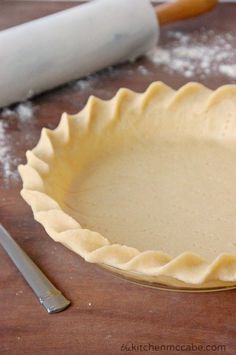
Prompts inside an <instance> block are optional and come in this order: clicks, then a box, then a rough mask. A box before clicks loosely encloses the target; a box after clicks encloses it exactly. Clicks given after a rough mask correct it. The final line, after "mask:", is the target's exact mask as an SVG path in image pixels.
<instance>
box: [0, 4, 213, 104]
mask: <svg viewBox="0 0 236 355" xmlns="http://www.w3.org/2000/svg"><path fill="white" fill-rule="evenodd" d="M216 3H217V0H191V1H190V0H178V1H175V2H171V3H166V4H163V5H159V6H157V7H156V8H154V7H153V6H152V5H151V3H150V1H149V0H138V1H137V0H94V1H92V2H89V3H86V4H83V5H80V6H76V7H73V8H71V9H69V10H65V11H61V12H58V13H56V14H53V15H49V16H46V17H43V18H41V19H37V20H34V21H31V22H27V23H25V24H22V25H19V26H15V27H12V28H9V29H6V30H4V31H1V32H0V48H1V50H0V107H4V106H7V105H10V104H13V103H16V102H19V101H23V100H26V99H28V98H29V97H32V96H34V95H36V94H39V93H42V92H44V91H47V90H50V89H52V88H55V87H57V86H60V85H62V84H64V83H67V82H69V81H71V80H75V79H79V78H81V77H84V76H86V75H88V74H91V73H94V72H96V71H98V70H100V69H103V68H105V67H108V66H111V65H115V64H118V63H121V62H125V61H127V60H134V59H136V58H137V57H139V56H141V55H142V54H144V53H146V52H147V51H149V50H150V49H152V48H153V47H155V46H156V44H157V41H158V38H159V29H160V25H164V24H167V23H169V22H174V21H178V20H183V19H186V18H190V17H193V16H196V15H200V14H202V13H204V12H207V11H209V10H210V9H211V8H213V7H214V6H215V5H216Z"/></svg>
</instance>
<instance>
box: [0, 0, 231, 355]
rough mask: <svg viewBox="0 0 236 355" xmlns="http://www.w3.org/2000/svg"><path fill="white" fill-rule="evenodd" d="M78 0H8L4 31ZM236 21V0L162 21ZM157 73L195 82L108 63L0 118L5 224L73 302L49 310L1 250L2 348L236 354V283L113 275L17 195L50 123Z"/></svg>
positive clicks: (213, 80)
mask: <svg viewBox="0 0 236 355" xmlns="http://www.w3.org/2000/svg"><path fill="white" fill-rule="evenodd" d="M74 5H77V4H75V3H72V2H52V1H51V2H37V1H35V2H34V3H32V2H24V1H19V0H18V1H16V2H14V1H11V2H9V1H1V3H0V29H4V28H7V27H9V26H12V25H15V24H19V23H21V22H24V21H26V20H30V19H33V18H37V17H40V16H43V15H46V14H49V13H53V12H55V11H58V10H61V9H65V8H68V7H71V6H74ZM235 21H236V5H234V4H231V5H230V4H222V5H220V6H219V7H218V8H217V9H216V10H214V11H213V12H212V13H211V14H207V15H204V16H202V17H201V18H198V19H195V20H193V21H187V22H185V23H181V24H176V25H172V26H169V27H168V28H166V29H163V32H162V39H161V40H162V42H163V43H164V42H165V41H166V31H167V30H168V29H170V28H173V29H177V28H179V29H180V30H185V31H189V32H192V31H194V30H195V29H198V28H199V27H201V26H205V28H206V29H214V30H217V31H220V32H221V33H226V32H229V31H234V26H235ZM235 33H236V32H235V31H234V34H235ZM235 60H236V58H235ZM0 65H1V63H0ZM140 65H143V66H144V67H145V68H148V74H146V75H143V74H144V73H143V71H140V70H138V66H140ZM194 79H195V80H198V78H197V77H196V78H194ZM155 80H163V81H164V82H166V83H167V84H169V85H171V86H173V87H174V88H178V87H180V86H181V85H182V84H184V83H186V82H187V81H188V79H186V78H185V77H184V76H182V75H180V74H168V73H166V72H165V71H163V70H162V69H161V68H160V67H158V66H157V65H153V64H152V63H150V62H148V61H147V60H146V59H140V60H139V61H138V63H135V64H126V65H122V66H120V67H118V68H117V69H116V70H115V71H113V73H112V75H111V74H109V73H108V72H106V71H105V72H102V73H101V74H99V75H96V76H94V77H93V78H92V79H90V84H89V85H87V86H86V85H77V86H76V85H68V86H65V87H63V88H60V89H58V90H54V91H52V92H50V93H47V94H44V95H41V96H40V97H38V98H36V99H34V100H33V101H32V102H33V105H34V118H32V119H28V120H27V119H19V117H17V116H14V115H13V116H9V117H3V115H2V117H1V116H0V123H1V128H2V131H3V133H4V142H5V143H4V145H3V141H2V142H0V150H1V149H2V152H1V153H2V155H3V156H4V154H3V153H5V158H6V159H8V163H9V166H8V169H7V167H6V162H1V163H2V164H1V165H0V166H1V170H0V222H1V223H2V224H3V225H4V226H5V227H6V228H7V229H8V230H9V232H10V233H11V234H12V235H13V236H14V238H15V239H16V240H17V241H18V242H19V244H20V245H21V246H22V247H23V248H24V249H25V251H26V252H27V253H28V254H29V255H30V256H31V257H32V259H33V260H34V261H35V262H36V263H37V264H38V265H39V267H40V268H41V269H42V270H43V271H44V272H45V273H46V274H47V275H48V276H49V278H50V279H51V280H52V281H53V282H54V283H55V285H56V286H57V287H58V288H59V289H61V290H62V291H63V292H64V294H65V295H66V296H67V297H68V298H69V299H70V300H71V301H72V305H71V307H70V308H68V309H67V310H66V311H64V312H62V313H59V314H54V315H48V314H47V313H46V312H45V311H44V309H43V308H42V307H41V306H40V305H39V304H38V301H37V300H36V298H35V297H34V295H33V294H32V292H31V290H30V289H29V287H28V286H27V284H26V283H25V281H24V280H23V278H22V277H21V276H20V274H19V273H18V272H17V271H16V269H15V267H14V266H13V264H12V262H11V261H10V260H9V258H8V257H7V255H6V254H5V253H4V252H3V250H1V248H0V354H10V355H16V354H30V355H32V354H40V355H41V354H56V355H59V354H65V355H69V354H70V355H71V354H89V355H90V354H96V355H99V354H101V355H102V354H120V353H132V354H148V353H158V352H155V351H152V349H153V348H152V347H151V345H156V346H158V345H159V346H160V345H167V344H169V345H170V344H172V345H174V346H178V345H180V344H195V345H202V346H206V345H207V344H209V345H213V346H215V347H217V346H218V345H223V346H225V349H222V350H219V351H215V352H214V353H216V354H236V321H235V313H234V312H235V300H236V293H235V291H228V292H220V293H205V294H204V293H202V294H194V293H189V294H184V293H175V292H167V291H159V290H156V289H150V288H145V287H142V286H137V285H135V284H132V283H129V282H128V281H124V280H121V279H119V278H117V277H114V276H113V275H111V274H109V273H108V272H106V271H103V270H101V269H99V268H98V267H96V266H95V265H93V264H89V263H86V262H85V261H84V260H83V259H82V258H80V257H79V256H77V255H75V254H73V253H72V252H70V251H69V250H68V249H66V248H64V247H63V246H62V245H60V244H56V243H55V242H53V241H52V240H51V239H50V238H49V237H48V236H47V234H46V232H45V231H44V230H43V228H42V227H41V226H40V225H39V224H38V223H36V222H35V221H34V220H33V217H32V212H31V210H30V208H29V207H28V206H27V205H26V203H25V202H24V201H23V200H22V198H21V197H20V194H19V192H20V189H21V181H20V178H19V177H18V175H17V172H16V167H17V165H18V164H19V163H21V162H24V161H25V151H26V150H27V149H31V148H32V147H33V146H34V145H35V144H36V142H37V141H38V139H39V134H40V130H41V128H42V127H44V126H46V127H49V128H54V127H56V125H57V124H58V121H59V118H60V115H61V113H62V112H63V111H67V112H69V113H75V112H77V111H79V110H80V109H82V107H83V106H84V105H85V103H86V101H87V99H88V97H89V95H90V94H95V95H97V96H99V97H102V98H110V97H112V96H113V95H114V93H115V92H116V91H117V89H118V88H120V87H121V86H123V87H128V88H131V89H135V90H137V91H143V90H144V89H145V88H146V87H147V86H148V85H149V83H151V82H152V81H155ZM201 81H202V82H203V83H204V84H206V85H208V86H209V87H211V88H216V87H218V86H219V85H221V84H226V83H232V79H229V78H227V77H225V76H223V75H215V74H212V75H208V76H207V77H206V78H205V79H204V80H201ZM85 84H86V83H85ZM2 139H3V138H2ZM3 149H5V150H4V151H3ZM4 164H5V165H4ZM123 344H128V345H127V346H130V349H129V348H128V347H125V346H124V345H123ZM132 344H133V347H132ZM143 344H147V346H149V345H148V344H150V346H149V347H150V348H145V349H146V351H145V349H143V350H141V349H140V347H139V348H138V346H139V345H143ZM122 346H123V347H122ZM147 349H149V350H147ZM214 349H216V348H214V347H213V348H212V351H211V352H210V353H213V350H214ZM128 350H130V351H128ZM224 350H225V351H224ZM162 353H163V354H167V353H171V354H178V353H181V354H182V353H186V354H190V353H191V351H190V350H189V351H186V352H184V351H178V347H177V348H176V350H172V351H168V350H163V351H162ZM198 353H201V354H203V353H204V351H203V350H202V351H200V352H198ZM208 353H209V351H208Z"/></svg>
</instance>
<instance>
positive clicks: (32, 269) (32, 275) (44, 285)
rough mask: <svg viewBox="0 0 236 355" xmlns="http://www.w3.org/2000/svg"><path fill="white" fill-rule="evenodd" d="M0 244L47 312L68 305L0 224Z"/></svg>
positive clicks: (60, 309) (53, 311)
mask: <svg viewBox="0 0 236 355" xmlns="http://www.w3.org/2000/svg"><path fill="white" fill-rule="evenodd" d="M0 245H2V247H3V249H4V250H5V251H6V252H7V254H8V255H9V257H10V258H11V260H12V261H13V263H14V264H15V265H16V267H17V269H18V270H19V271H20V272H21V274H22V275H23V277H24V278H25V280H26V281H27V282H28V284H29V285H30V287H31V288H32V290H33V291H34V293H35V294H36V296H37V298H38V299H39V302H40V303H41V304H42V305H43V306H44V307H45V308H46V310H47V312H48V313H56V312H60V311H63V310H64V309H65V308H67V307H68V306H69V305H70V301H68V300H67V299H66V298H65V297H64V296H63V295H62V293H61V292H60V291H59V290H58V289H57V288H56V287H55V286H54V285H53V284H52V283H51V282H50V281H49V280H48V278H47V277H46V276H45V275H44V274H43V273H42V271H41V270H40V269H39V268H38V266H37V265H36V264H35V263H34V262H33V261H32V260H31V259H30V257H29V256H28V255H27V254H26V253H25V252H24V251H23V250H22V249H21V247H20V246H19V245H18V244H17V243H16V242H15V240H14V239H13V238H12V237H11V236H10V234H9V233H8V232H7V231H6V230H5V228H3V226H2V225H1V224H0Z"/></svg>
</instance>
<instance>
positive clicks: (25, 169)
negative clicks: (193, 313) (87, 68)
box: [20, 83, 236, 288]
mask: <svg viewBox="0 0 236 355" xmlns="http://www.w3.org/2000/svg"><path fill="white" fill-rule="evenodd" d="M27 159H28V163H27V165H25V166H21V167H20V173H21V176H22V179H23V190H22V196H23V197H24V199H25V200H26V201H27V202H28V203H29V204H30V205H31V206H32V209H33V212H34V217H35V219H36V220H37V221H39V222H40V223H42V224H43V225H44V227H45V229H46V230H47V232H48V234H49V235H50V236H51V237H52V238H53V239H55V240H56V241H59V242H61V243H63V244H64V245H65V246H67V247H68V248H70V249H72V250H74V251H75V252H76V253H78V254H80V255H81V256H83V257H84V258H85V259H86V260H87V261H89V262H95V263H99V264H102V265H105V266H108V267H110V266H111V267H115V268H117V269H119V272H121V273H122V270H123V271H124V272H126V273H127V272H128V273H129V272H130V273H133V272H134V273H138V275H139V276H138V278H139V279H141V280H142V279H143V280H147V279H150V280H152V281H156V282H165V281H163V280H171V281H166V282H167V283H169V284H172V285H173V284H179V283H184V284H186V285H188V287H197V288H199V287H207V286H209V287H210V286H214V285H215V286H217V287H218V286H229V285H235V284H236V86H226V87H222V88H220V89H218V90H217V91H216V92H212V91H210V90H209V89H207V88H205V87H203V86H202V85H200V84H195V83H190V84H188V85H186V86H185V87H183V88H182V89H181V90H179V91H177V92H175V91H174V90H172V89H170V88H169V87H167V86H165V85H164V84H162V83H154V84H152V85H151V87H150V88H149V89H148V90H147V91H146V92H145V93H144V94H137V93H133V92H131V91H128V90H125V89H122V90H121V91H120V92H119V93H118V94H117V96H116V97H115V98H114V99H112V100H110V101H107V102H106V101H102V100H99V99H96V98H93V97H91V98H90V99H89V102H88V104H87V105H86V107H85V108H84V110H83V111H81V112H80V113H79V114H78V115H75V116H68V115H66V114H64V115H63V117H62V120H61V122H60V125H59V126H58V128H57V129H56V130H54V131H50V130H45V129H44V130H43V132H42V136H41V138H40V141H39V143H38V145H37V146H36V147H35V148H34V149H33V150H32V151H31V152H28V154H27Z"/></svg>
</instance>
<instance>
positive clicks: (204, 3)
mask: <svg viewBox="0 0 236 355" xmlns="http://www.w3.org/2000/svg"><path fill="white" fill-rule="evenodd" d="M217 2H218V0H177V1H175V2H169V3H166V4H163V5H159V6H157V7H156V14H157V17H158V21H159V24H160V25H165V24H167V23H170V22H175V21H181V20H184V19H188V18H192V17H195V16H198V15H201V14H203V13H205V12H208V11H210V10H211V9H212V8H213V7H214V6H215V5H216V4H217Z"/></svg>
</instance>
